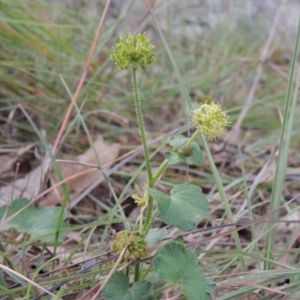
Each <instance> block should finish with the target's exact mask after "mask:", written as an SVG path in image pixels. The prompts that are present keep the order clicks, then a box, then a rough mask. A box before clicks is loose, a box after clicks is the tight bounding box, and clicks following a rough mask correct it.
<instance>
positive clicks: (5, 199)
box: [0, 156, 51, 206]
mask: <svg viewBox="0 0 300 300" xmlns="http://www.w3.org/2000/svg"><path fill="white" fill-rule="evenodd" d="M50 165H51V160H50V157H48V156H46V157H45V158H44V160H43V162H42V164H41V165H40V166H38V167H37V168H35V169H34V170H32V171H31V172H30V173H29V174H28V175H26V176H25V177H24V178H20V179H18V180H16V181H15V182H14V183H12V184H11V185H9V186H5V187H2V188H0V206H3V205H6V204H8V203H9V202H10V201H12V200H14V199H16V198H19V197H24V198H28V199H32V198H34V197H35V196H37V195H38V194H39V193H40V192H41V190H42V188H43V186H44V183H45V180H46V179H47V175H48V171H49V169H50Z"/></svg>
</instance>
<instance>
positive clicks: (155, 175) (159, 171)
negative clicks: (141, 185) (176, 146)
mask: <svg viewBox="0 0 300 300" xmlns="http://www.w3.org/2000/svg"><path fill="white" fill-rule="evenodd" d="M167 166H168V160H167V159H165V160H164V161H163V163H162V164H161V165H160V167H159V168H158V170H157V172H156V173H155V174H154V175H153V181H154V183H155V182H156V181H157V180H158V179H159V178H160V176H161V175H162V173H163V172H164V171H165V170H166V168H167Z"/></svg>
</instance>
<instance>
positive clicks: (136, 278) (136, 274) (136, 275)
mask: <svg viewBox="0 0 300 300" xmlns="http://www.w3.org/2000/svg"><path fill="white" fill-rule="evenodd" d="M139 279H140V264H136V265H135V267H134V282H137V281H139Z"/></svg>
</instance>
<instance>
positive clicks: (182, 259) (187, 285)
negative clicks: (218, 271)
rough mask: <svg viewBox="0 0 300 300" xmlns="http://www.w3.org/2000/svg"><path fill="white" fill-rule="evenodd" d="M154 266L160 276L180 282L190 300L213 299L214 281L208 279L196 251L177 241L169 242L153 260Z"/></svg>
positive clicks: (172, 281)
mask: <svg viewBox="0 0 300 300" xmlns="http://www.w3.org/2000/svg"><path fill="white" fill-rule="evenodd" d="M153 267H154V269H155V271H156V272H158V273H159V276H160V278H162V279H163V280H166V281H167V282H168V283H170V284H173V285H175V284H178V285H179V286H180V288H181V290H182V292H183V294H184V295H185V296H187V298H188V299H189V300H199V299H201V300H211V299H212V296H211V294H212V293H213V291H214V289H215V284H214V282H212V281H210V280H209V279H207V278H206V277H205V276H204V275H203V273H202V270H201V268H200V266H199V264H198V260H197V257H196V256H195V255H194V253H193V252H192V251H190V250H188V249H186V248H185V247H184V245H182V244H180V243H176V242H172V243H170V244H167V245H166V246H164V247H163V248H161V250H160V251H159V253H158V255H157V257H155V258H154V260H153Z"/></svg>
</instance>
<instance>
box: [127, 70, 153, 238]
mask: <svg viewBox="0 0 300 300" xmlns="http://www.w3.org/2000/svg"><path fill="white" fill-rule="evenodd" d="M132 85H133V95H134V102H135V107H136V115H137V120H138V124H139V129H140V134H141V138H142V144H143V150H144V156H145V163H146V168H147V173H148V186H149V187H150V188H153V186H154V181H153V176H152V171H151V164H150V158H149V152H148V146H147V140H146V133H145V127H144V120H143V113H142V108H141V100H140V97H139V91H138V84H137V80H136V66H134V65H133V66H132ZM152 210H153V198H152V197H151V196H149V198H148V205H147V212H146V219H145V223H144V226H143V228H141V230H142V233H143V234H146V233H147V232H148V231H149V229H150V226H151V222H152Z"/></svg>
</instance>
